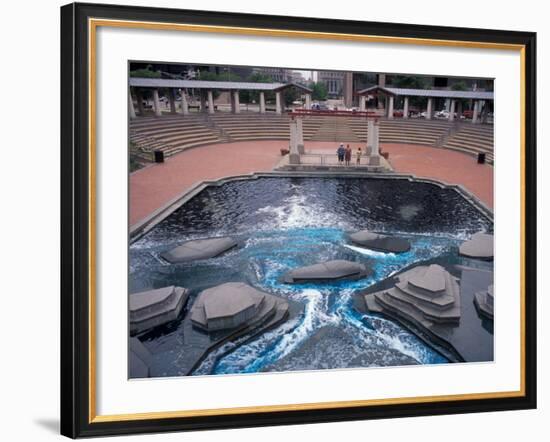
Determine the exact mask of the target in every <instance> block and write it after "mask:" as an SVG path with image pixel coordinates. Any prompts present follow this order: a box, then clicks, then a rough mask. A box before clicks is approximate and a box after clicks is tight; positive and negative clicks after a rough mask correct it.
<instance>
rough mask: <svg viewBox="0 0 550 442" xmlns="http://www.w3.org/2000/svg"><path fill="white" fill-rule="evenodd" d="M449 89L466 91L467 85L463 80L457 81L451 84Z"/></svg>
mask: <svg viewBox="0 0 550 442" xmlns="http://www.w3.org/2000/svg"><path fill="white" fill-rule="evenodd" d="M451 90H453V91H467V90H468V86H466V83H465V82H464V81H459V82H458V83H454V84H453V85H452V86H451Z"/></svg>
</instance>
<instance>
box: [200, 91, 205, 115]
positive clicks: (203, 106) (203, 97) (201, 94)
mask: <svg viewBox="0 0 550 442" xmlns="http://www.w3.org/2000/svg"><path fill="white" fill-rule="evenodd" d="M200 96H201V110H200V111H201V112H206V94H205V93H204V91H203V90H201V91H200Z"/></svg>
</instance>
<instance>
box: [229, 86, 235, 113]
mask: <svg viewBox="0 0 550 442" xmlns="http://www.w3.org/2000/svg"><path fill="white" fill-rule="evenodd" d="M229 104H231V113H232V114H234V113H235V95H234V94H233V91H229Z"/></svg>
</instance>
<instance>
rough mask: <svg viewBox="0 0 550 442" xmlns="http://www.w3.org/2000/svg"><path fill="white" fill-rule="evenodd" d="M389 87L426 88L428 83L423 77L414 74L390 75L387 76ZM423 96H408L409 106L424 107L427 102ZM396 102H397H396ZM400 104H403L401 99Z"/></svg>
mask: <svg viewBox="0 0 550 442" xmlns="http://www.w3.org/2000/svg"><path fill="white" fill-rule="evenodd" d="M388 80H389V81H388V83H389V84H388V86H389V87H398V88H404V89H427V88H428V83H427V81H426V78H425V77H419V76H415V75H392V76H391V77H389V78H388ZM427 101H428V100H427V99H426V98H424V97H410V98H409V104H410V106H411V107H416V108H419V109H424V108H425V107H426V106H427V105H428V103H427ZM396 104H397V103H396ZM399 104H400V106H403V104H402V103H401V100H400V102H399Z"/></svg>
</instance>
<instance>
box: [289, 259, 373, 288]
mask: <svg viewBox="0 0 550 442" xmlns="http://www.w3.org/2000/svg"><path fill="white" fill-rule="evenodd" d="M370 273H371V272H370V270H369V269H367V267H366V266H364V265H363V264H360V263H358V262H354V261H346V260H343V259H339V260H334V261H327V262H322V263H319V264H313V265H311V266H306V267H300V268H298V269H294V270H291V271H290V272H288V273H287V274H286V275H284V277H283V281H284V282H286V283H287V284H293V283H301V282H315V281H334V280H339V279H349V280H357V279H361V278H364V277H366V276H368V275H369V274H370Z"/></svg>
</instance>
